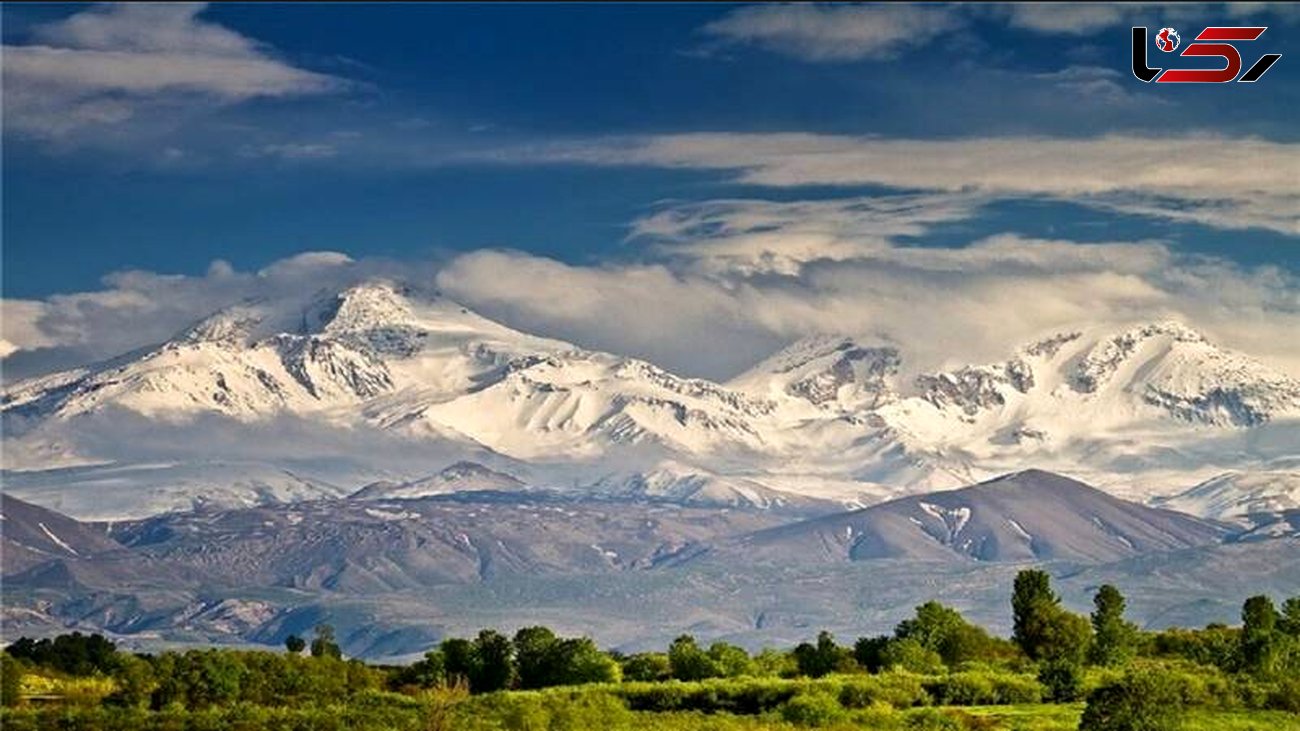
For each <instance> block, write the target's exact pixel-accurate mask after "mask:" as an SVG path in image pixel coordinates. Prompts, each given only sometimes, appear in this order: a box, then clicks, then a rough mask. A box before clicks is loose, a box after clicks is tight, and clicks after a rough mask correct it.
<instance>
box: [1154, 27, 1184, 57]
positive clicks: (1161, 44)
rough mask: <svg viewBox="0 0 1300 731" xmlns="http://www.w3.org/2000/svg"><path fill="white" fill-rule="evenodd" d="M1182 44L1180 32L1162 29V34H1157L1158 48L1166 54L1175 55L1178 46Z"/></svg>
mask: <svg viewBox="0 0 1300 731" xmlns="http://www.w3.org/2000/svg"><path fill="white" fill-rule="evenodd" d="M1182 42H1183V39H1182V37H1180V36H1179V35H1178V31H1176V30H1174V29H1173V28H1161V29H1160V32H1159V33H1157V34H1156V48H1159V49H1160V50H1162V51H1164V52H1165V53H1173V52H1174V51H1177V50H1178V44H1179V43H1182Z"/></svg>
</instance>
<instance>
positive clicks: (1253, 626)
mask: <svg viewBox="0 0 1300 731" xmlns="http://www.w3.org/2000/svg"><path fill="white" fill-rule="evenodd" d="M1241 621H1242V626H1241V662H1242V667H1243V669H1245V670H1246V671H1247V672H1251V673H1256V674H1259V675H1271V674H1273V673H1274V672H1276V671H1277V669H1278V665H1279V661H1280V660H1281V657H1280V655H1281V651H1282V643H1281V642H1280V641H1279V640H1280V637H1279V633H1278V631H1277V627H1278V614H1277V609H1276V608H1274V606H1273V600H1272V599H1270V598H1268V597H1267V596H1263V595H1260V596H1253V597H1250V598H1249V599H1247V600H1246V603H1245V604H1243V605H1242V607H1241Z"/></svg>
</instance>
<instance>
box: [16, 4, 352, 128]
mask: <svg viewBox="0 0 1300 731" xmlns="http://www.w3.org/2000/svg"><path fill="white" fill-rule="evenodd" d="M204 7H205V6H204V5H202V4H186V3H181V4H173V3H122V4H116V3H115V4H109V5H100V6H95V7H92V8H90V9H89V10H85V11H83V12H80V13H77V14H75V15H73V16H71V17H68V18H66V19H64V20H61V21H58V22H55V23H51V24H47V25H44V26H40V27H38V28H36V30H35V31H34V33H33V37H32V38H31V39H30V42H28V43H25V44H22V45H6V46H5V47H4V85H5V123H6V126H8V127H9V128H11V129H13V130H14V131H17V132H20V133H22V134H26V135H29V136H32V137H37V138H45V139H60V138H64V137H66V136H68V135H70V134H72V133H74V132H77V131H80V130H83V129H85V128H91V127H102V126H104V125H114V124H118V123H121V122H126V121H128V120H131V119H133V118H134V117H136V116H137V115H138V113H139V112H140V111H142V110H144V109H154V108H158V107H175V106H183V105H185V104H193V103H206V104H230V103H235V102H241V101H245V100H248V99H253V98H257V97H288V96H300V95H309V94H322V93H328V92H334V91H339V90H342V89H344V88H347V86H348V84H347V82H345V81H344V80H342V79H339V78H336V77H333V76H329V75H326V74H320V73H316V72H313V71H308V70H305V69H301V68H297V67H295V66H293V65H291V64H289V63H287V62H286V61H284V60H281V59H279V58H277V57H276V56H275V54H274V52H273V51H272V50H271V49H269V48H267V47H265V46H263V45H261V44H259V43H257V42H256V41H254V40H253V39H251V38H248V37H246V36H243V35H241V34H239V33H237V32H235V31H232V30H230V29H228V28H224V27H222V26H220V25H217V24H215V23H211V22H208V21H205V20H203V19H201V18H200V17H199V15H200V13H201V12H202V11H203V9H204Z"/></svg>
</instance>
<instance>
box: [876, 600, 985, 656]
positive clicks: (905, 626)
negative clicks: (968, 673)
mask: <svg viewBox="0 0 1300 731" xmlns="http://www.w3.org/2000/svg"><path fill="white" fill-rule="evenodd" d="M894 638H895V639H899V640H908V639H911V640H916V641H917V642H918V643H920V645H921V646H922V647H924V648H925V649H927V650H932V651H934V652H937V653H938V654H939V657H941V658H942V659H943V661H944V663H946V664H948V665H958V664H960V663H963V662H967V661H970V660H979V659H987V658H988V656H989V655H991V654H993V653H992V648H993V646H994V644H995V641H994V640H993V638H992V637H990V636H989V634H988V633H987V632H985V631H984V630H983V629H982V628H980V627H976V626H975V625H973V624H971V623H969V622H967V621H966V618H965V617H963V616H961V612H958V611H957V610H956V609H952V608H949V607H945V606H944V605H942V604H940V603H939V602H934V601H931V602H926V603H925V604H922V605H921V606H919V607H917V608H916V616H915V617H913V618H912V619H905V620H903V621H902V622H900V623H899V624H898V626H897V627H895V628H894Z"/></svg>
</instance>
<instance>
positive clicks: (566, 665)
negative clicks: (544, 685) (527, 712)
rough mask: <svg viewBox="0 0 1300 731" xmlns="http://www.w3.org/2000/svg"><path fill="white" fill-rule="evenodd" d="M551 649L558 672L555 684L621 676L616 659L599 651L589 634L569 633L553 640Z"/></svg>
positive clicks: (605, 681)
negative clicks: (555, 657)
mask: <svg viewBox="0 0 1300 731" xmlns="http://www.w3.org/2000/svg"><path fill="white" fill-rule="evenodd" d="M553 651H554V653H555V655H556V656H557V659H556V663H555V664H556V666H557V667H558V668H559V674H558V676H557V677H556V678H555V683H554V684H555V685H580V684H583V683H613V682H617V681H618V680H620V679H621V678H622V676H623V673H622V669H621V668H620V667H619V664H618V662H617V661H615V660H614V658H612V657H610V656H609V654H608V653H605V652H602V651H601V650H600V648H599V647H596V643H595V642H593V641H592V640H591V638H590V637H570V638H567V639H563V640H560V641H559V642H558V643H556V645H555V648H554V650H553Z"/></svg>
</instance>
